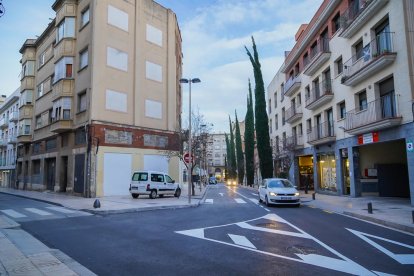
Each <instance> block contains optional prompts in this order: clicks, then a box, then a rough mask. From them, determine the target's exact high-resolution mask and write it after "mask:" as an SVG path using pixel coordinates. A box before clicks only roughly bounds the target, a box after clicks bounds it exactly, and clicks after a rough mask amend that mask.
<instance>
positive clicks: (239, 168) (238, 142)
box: [234, 111, 244, 183]
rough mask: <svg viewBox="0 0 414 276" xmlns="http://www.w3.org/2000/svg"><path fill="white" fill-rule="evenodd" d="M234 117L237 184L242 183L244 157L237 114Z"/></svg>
mask: <svg viewBox="0 0 414 276" xmlns="http://www.w3.org/2000/svg"><path fill="white" fill-rule="evenodd" d="M234 113H235V115H236V157H237V177H238V179H239V183H243V179H244V156H243V148H242V139H241V135H240V126H239V120H238V119H237V112H236V111H235V112H234Z"/></svg>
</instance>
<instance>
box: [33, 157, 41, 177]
mask: <svg viewBox="0 0 414 276" xmlns="http://www.w3.org/2000/svg"><path fill="white" fill-rule="evenodd" d="M32 174H40V160H33V161H32Z"/></svg>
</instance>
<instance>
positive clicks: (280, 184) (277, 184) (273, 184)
mask: <svg viewBox="0 0 414 276" xmlns="http://www.w3.org/2000/svg"><path fill="white" fill-rule="evenodd" d="M267 186H268V187H269V188H293V185H292V183H290V182H289V180H286V179H277V180H270V181H269V184H268V185H267Z"/></svg>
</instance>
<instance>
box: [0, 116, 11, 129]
mask: <svg viewBox="0 0 414 276" xmlns="http://www.w3.org/2000/svg"><path fill="white" fill-rule="evenodd" d="M8 125H9V118H8V117H4V118H1V119H0V128H6V127H7V126H8Z"/></svg>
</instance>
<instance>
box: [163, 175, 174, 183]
mask: <svg viewBox="0 0 414 276" xmlns="http://www.w3.org/2000/svg"><path fill="white" fill-rule="evenodd" d="M165 181H166V182H167V183H174V180H172V179H171V177H169V176H168V175H165Z"/></svg>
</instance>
